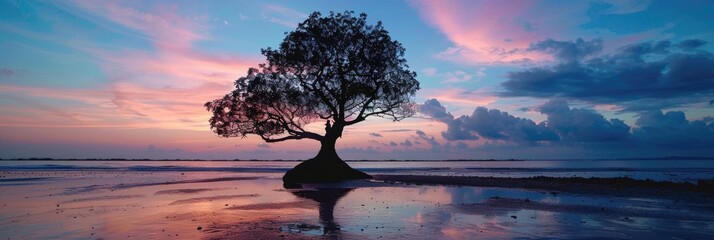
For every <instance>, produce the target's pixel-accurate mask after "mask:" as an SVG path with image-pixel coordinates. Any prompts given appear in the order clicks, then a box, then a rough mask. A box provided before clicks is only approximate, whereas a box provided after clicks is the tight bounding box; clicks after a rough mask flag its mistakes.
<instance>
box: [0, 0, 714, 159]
mask: <svg viewBox="0 0 714 240" xmlns="http://www.w3.org/2000/svg"><path fill="white" fill-rule="evenodd" d="M345 10H351V11H355V12H357V13H360V12H364V13H366V14H367V15H368V21H370V22H371V23H372V24H374V23H376V22H377V21H382V22H383V24H384V26H385V28H386V29H387V30H388V31H389V32H390V35H391V36H392V38H393V39H396V40H398V41H400V42H401V43H402V44H403V46H404V47H405V48H406V56H405V57H406V59H407V60H408V62H409V65H410V67H411V69H412V70H413V71H415V72H417V74H418V77H417V79H418V80H419V81H420V82H421V86H422V89H421V90H420V91H419V92H418V94H417V98H416V101H417V102H418V103H419V104H420V106H419V110H420V111H419V113H418V114H417V115H416V116H414V117H413V118H409V119H406V120H403V121H401V122H391V121H388V120H384V119H370V120H368V121H367V122H364V123H362V124H358V125H355V126H352V127H350V128H348V129H346V131H345V133H344V135H343V138H342V139H340V140H339V141H338V145H337V148H338V153H339V154H340V155H341V156H342V158H344V159H489V158H496V159H509V158H529V159H533V158H547V159H570V158H626V157H659V156H673V155H677V156H709V157H714V150H712V146H714V118H713V117H714V54H713V52H714V30H713V29H714V14H711V13H712V12H714V2H712V1H708V0H704V1H647V0H633V1H611V0H592V1H588V0H582V1H526V0H523V1H116V2H112V1H20V0H18V1H14V0H0V55H1V56H2V57H0V158H27V157H52V158H150V159H175V158H180V159H307V158H310V157H312V156H314V155H315V154H316V152H317V150H318V149H319V143H318V142H315V141H312V140H302V141H292V142H290V141H288V142H281V143H273V144H265V143H263V142H262V141H261V140H260V139H259V138H258V137H255V136H252V137H246V138H242V139H241V138H221V137H218V136H217V135H215V134H214V133H213V132H211V131H210V129H209V125H208V119H209V117H210V113H209V112H207V111H206V109H205V108H204V107H203V104H204V103H205V102H206V101H209V100H212V99H215V98H218V97H221V96H223V95H224V94H226V93H228V92H230V91H231V90H232V89H233V85H232V84H233V82H234V80H235V79H237V78H239V77H240V76H242V75H244V74H246V72H247V69H248V68H249V67H254V66H257V65H258V64H259V63H262V62H263V61H264V58H263V57H262V56H261V55H260V49H261V48H266V47H275V46H277V45H278V44H279V43H280V42H281V41H282V39H283V37H284V33H285V32H289V31H291V30H293V29H294V28H295V27H296V26H297V24H298V23H299V22H301V21H303V20H304V19H305V18H306V17H307V16H308V15H309V14H310V13H312V12H314V11H320V12H323V13H327V12H329V11H339V12H341V11H345ZM322 124H324V123H322V122H320V123H315V125H314V126H312V127H314V128H320V127H321V126H322Z"/></svg>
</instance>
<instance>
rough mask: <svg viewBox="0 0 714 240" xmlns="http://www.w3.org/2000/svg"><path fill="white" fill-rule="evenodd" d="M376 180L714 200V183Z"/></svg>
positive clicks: (410, 177) (451, 178)
mask: <svg viewBox="0 0 714 240" xmlns="http://www.w3.org/2000/svg"><path fill="white" fill-rule="evenodd" d="M374 179H375V180H378V181H385V182H390V183H395V182H398V183H406V184H417V185H446V186H471V187H500V188H519V189H536V190H544V191H552V192H551V193H553V194H557V192H569V193H579V194H601V195H614V196H633V197H644V196H652V197H665V198H670V197H675V198H681V197H687V198H696V199H710V200H714V179H708V180H700V181H698V182H697V183H696V184H694V183H689V182H669V181H653V180H637V179H632V178H628V177H616V178H582V177H543V176H538V177H527V178H505V177H461V176H422V175H375V176H374Z"/></svg>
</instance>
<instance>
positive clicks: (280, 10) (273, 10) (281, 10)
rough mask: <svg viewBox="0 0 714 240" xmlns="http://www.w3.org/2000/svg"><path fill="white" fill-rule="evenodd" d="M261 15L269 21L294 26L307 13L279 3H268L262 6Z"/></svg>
mask: <svg viewBox="0 0 714 240" xmlns="http://www.w3.org/2000/svg"><path fill="white" fill-rule="evenodd" d="M262 16H263V19H265V20H267V21H269V22H272V23H276V24H280V25H283V26H285V27H288V28H296V27H297V25H298V23H301V22H302V21H304V20H305V19H306V18H307V16H308V15H307V14H305V13H303V12H299V11H295V10H292V9H289V8H286V7H284V6H281V5H275V4H269V5H265V6H264V7H263V12H262Z"/></svg>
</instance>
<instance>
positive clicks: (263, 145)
mask: <svg viewBox="0 0 714 240" xmlns="http://www.w3.org/2000/svg"><path fill="white" fill-rule="evenodd" d="M257 146H258V147H259V148H270V145H268V144H267V143H261V144H258V145H257Z"/></svg>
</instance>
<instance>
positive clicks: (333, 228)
mask: <svg viewBox="0 0 714 240" xmlns="http://www.w3.org/2000/svg"><path fill="white" fill-rule="evenodd" d="M352 190H353V189H352V188H322V189H317V190H301V191H293V192H291V193H292V194H293V195H295V196H297V197H300V198H304V199H309V200H312V201H315V202H317V203H318V205H319V214H320V223H321V224H322V226H323V235H328V236H335V237H338V238H339V236H340V225H339V224H337V223H336V222H335V205H337V201H339V200H340V199H341V198H342V197H344V196H346V195H347V194H348V193H349V192H351V191H352Z"/></svg>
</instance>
